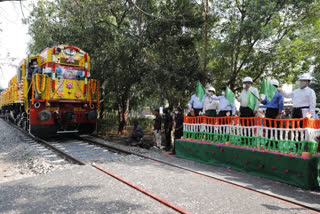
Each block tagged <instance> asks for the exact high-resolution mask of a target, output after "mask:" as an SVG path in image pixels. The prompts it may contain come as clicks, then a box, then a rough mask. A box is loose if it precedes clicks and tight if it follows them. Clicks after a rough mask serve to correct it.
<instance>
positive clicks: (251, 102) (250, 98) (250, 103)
mask: <svg viewBox="0 0 320 214" xmlns="http://www.w3.org/2000/svg"><path fill="white" fill-rule="evenodd" d="M256 103H257V96H256V95H254V94H253V93H252V92H251V91H250V90H249V92H248V107H249V108H251V110H252V111H254V108H255V107H256Z"/></svg>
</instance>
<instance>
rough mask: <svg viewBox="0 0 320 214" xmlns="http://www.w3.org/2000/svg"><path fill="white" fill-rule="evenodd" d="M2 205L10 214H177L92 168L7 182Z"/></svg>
mask: <svg viewBox="0 0 320 214" xmlns="http://www.w3.org/2000/svg"><path fill="white" fill-rule="evenodd" d="M129 159H130V158H129ZM130 160H131V159H130ZM114 163H115V162H114ZM0 201H1V203H0V213H10V214H13V213H30V214H35V213H137V214H138V213H139V214H140V213H152V214H154V213H161V214H167V213H168V214H169V213H176V212H175V211H173V210H172V209H170V208H168V207H166V206H164V205H162V204H160V203H159V202H157V201H155V200H153V199H151V198H150V197H148V196H146V195H144V194H143V193H140V192H138V191H136V190H134V189H132V188H130V187H129V186H127V185H125V184H123V183H121V182H119V181H117V180H115V179H114V178H112V177H110V176H108V175H106V174H104V173H102V172H101V171H99V170H97V169H95V168H93V167H91V166H89V165H86V166H75V167H73V168H72V169H65V170H59V171H56V172H54V173H50V174H48V175H40V176H36V177H32V178H25V179H20V180H18V181H11V182H7V183H5V184H3V185H2V186H1V188H0Z"/></svg>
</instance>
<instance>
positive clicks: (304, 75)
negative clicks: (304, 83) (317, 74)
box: [299, 73, 312, 80]
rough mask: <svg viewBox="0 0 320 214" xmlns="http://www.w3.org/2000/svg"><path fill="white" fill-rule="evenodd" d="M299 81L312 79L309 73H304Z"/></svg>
mask: <svg viewBox="0 0 320 214" xmlns="http://www.w3.org/2000/svg"><path fill="white" fill-rule="evenodd" d="M299 80H312V77H311V75H310V74H309V73H305V74H302V75H301V76H300V77H299Z"/></svg>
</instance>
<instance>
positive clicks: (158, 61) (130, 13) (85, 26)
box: [25, 0, 320, 129]
mask: <svg viewBox="0 0 320 214" xmlns="http://www.w3.org/2000/svg"><path fill="white" fill-rule="evenodd" d="M201 2H202V3H200V1H197V0H176V1H171V0H169V1H161V0H135V1H132V0H56V1H44V0H40V1H38V2H37V4H36V5H34V8H33V10H32V12H31V14H30V16H29V18H28V19H27V20H25V22H27V23H29V25H30V28H29V34H30V35H31V36H32V38H33V41H32V42H31V43H30V45H29V50H30V52H31V53H39V52H40V51H41V50H42V49H44V48H45V47H47V46H52V45H56V44H72V45H75V46H78V47H80V48H81V49H83V50H85V51H87V52H88V53H89V54H90V56H91V59H92V60H91V63H92V64H91V68H92V75H93V77H94V78H97V79H99V80H100V81H101V83H102V84H101V86H102V89H101V92H102V100H103V103H102V106H103V107H104V108H103V109H105V110H106V111H118V113H119V115H120V117H118V120H119V123H118V124H119V128H120V129H122V128H123V127H125V125H126V119H127V113H128V111H129V109H133V110H137V109H140V108H141V107H142V106H145V105H148V106H154V107H155V108H156V107H159V105H163V104H164V103H165V101H167V102H168V103H169V105H171V106H178V105H181V106H183V107H185V106H186V104H187V101H188V100H189V98H190V96H191V94H193V93H194V91H195V86H196V82H197V80H199V79H201V76H202V75H203V74H202V73H201V72H202V71H201V70H202V69H201V68H202V67H203V64H204V56H205V55H207V58H208V66H207V69H206V70H207V71H208V73H207V74H206V76H207V82H208V83H211V84H212V85H213V86H214V87H215V88H216V89H218V91H219V90H221V89H223V88H225V86H229V87H230V89H231V90H235V89H240V86H241V80H242V78H243V77H245V76H251V77H253V79H254V81H255V85H259V84H260V81H261V80H262V78H261V77H262V76H263V77H268V76H272V77H276V78H278V79H279V80H280V82H282V83H285V82H295V81H296V80H297V76H298V75H299V74H300V73H303V72H307V71H309V70H310V69H312V68H313V67H314V68H316V69H315V70H317V69H318V67H319V66H318V64H319V63H318V61H319V60H317V59H319V48H315V47H317V44H318V43H317V41H319V40H318V38H319V27H318V26H319V23H320V21H319V14H320V13H319V5H320V4H319V2H318V1H315V0H300V1H296V0H286V1H279V0H242V1H230V0H220V1H209V2H210V4H209V13H208V19H207V20H206V19H205V18H204V5H205V4H204V2H205V1H201ZM205 24H206V26H207V27H208V45H207V47H204V26H205Z"/></svg>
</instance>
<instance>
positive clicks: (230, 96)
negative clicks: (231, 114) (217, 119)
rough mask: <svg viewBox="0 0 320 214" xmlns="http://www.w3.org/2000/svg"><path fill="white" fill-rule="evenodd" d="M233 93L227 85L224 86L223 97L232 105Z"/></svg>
mask: <svg viewBox="0 0 320 214" xmlns="http://www.w3.org/2000/svg"><path fill="white" fill-rule="evenodd" d="M234 97H235V96H234V93H233V92H232V91H231V89H230V88H229V87H228V86H227V87H226V93H225V98H226V99H227V100H228V102H229V104H230V105H231V106H232V105H233V103H234Z"/></svg>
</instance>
